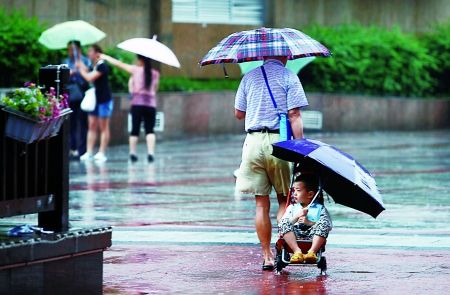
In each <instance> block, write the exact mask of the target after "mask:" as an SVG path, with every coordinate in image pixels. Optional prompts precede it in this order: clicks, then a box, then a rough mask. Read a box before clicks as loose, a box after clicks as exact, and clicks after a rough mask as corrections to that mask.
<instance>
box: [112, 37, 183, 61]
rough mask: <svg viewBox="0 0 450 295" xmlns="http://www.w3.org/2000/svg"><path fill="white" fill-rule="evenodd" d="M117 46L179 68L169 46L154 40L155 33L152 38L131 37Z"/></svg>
mask: <svg viewBox="0 0 450 295" xmlns="http://www.w3.org/2000/svg"><path fill="white" fill-rule="evenodd" d="M117 47H119V48H121V49H123V50H126V51H129V52H132V53H136V54H139V55H142V56H145V57H148V58H151V59H154V60H156V61H159V62H162V63H164V64H167V65H169V66H172V67H176V68H179V67H180V62H179V61H178V59H177V57H176V56H175V54H174V53H173V52H172V50H170V48H169V47H167V46H166V45H164V44H162V43H161V42H159V41H158V40H156V35H155V36H153V38H152V39H148V38H133V39H128V40H125V41H123V42H122V43H120V44H119V45H117Z"/></svg>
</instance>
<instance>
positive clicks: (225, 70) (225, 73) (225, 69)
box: [222, 63, 229, 79]
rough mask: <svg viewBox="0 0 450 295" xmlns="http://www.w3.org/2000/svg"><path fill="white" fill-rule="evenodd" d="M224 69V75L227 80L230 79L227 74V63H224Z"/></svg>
mask: <svg viewBox="0 0 450 295" xmlns="http://www.w3.org/2000/svg"><path fill="white" fill-rule="evenodd" d="M222 68H223V74H224V75H225V78H226V79H228V78H229V76H228V73H227V68H226V67H225V63H222Z"/></svg>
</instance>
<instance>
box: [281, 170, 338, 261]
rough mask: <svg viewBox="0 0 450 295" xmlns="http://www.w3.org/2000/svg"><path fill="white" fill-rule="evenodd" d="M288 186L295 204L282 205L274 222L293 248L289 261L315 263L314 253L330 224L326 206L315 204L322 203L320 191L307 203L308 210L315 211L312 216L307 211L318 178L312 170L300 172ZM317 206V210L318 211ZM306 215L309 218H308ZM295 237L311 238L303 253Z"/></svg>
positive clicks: (323, 240) (315, 192)
mask: <svg viewBox="0 0 450 295" xmlns="http://www.w3.org/2000/svg"><path fill="white" fill-rule="evenodd" d="M292 187H293V189H294V192H293V196H294V199H295V204H291V205H289V206H288V208H287V209H286V212H285V213H284V215H283V217H282V218H281V220H280V222H279V224H278V230H279V232H280V234H281V235H282V236H283V238H284V240H285V241H286V243H287V244H288V245H289V247H290V248H291V249H292V251H294V254H293V255H292V257H291V260H290V262H291V263H302V262H305V263H316V262H317V255H316V254H317V252H318V251H319V250H320V248H321V247H322V246H323V245H324V244H325V242H326V239H327V237H328V233H329V232H330V230H331V228H332V223H331V219H330V215H329V214H328V211H327V209H326V208H325V207H324V206H323V205H320V204H317V203H322V204H323V196H322V195H321V192H319V195H318V196H317V197H316V198H315V201H314V203H313V204H311V210H310V211H311V212H310V213H315V214H313V215H314V216H309V215H308V208H309V207H308V206H309V205H310V203H311V202H312V201H313V199H314V197H315V196H316V194H317V192H318V190H319V179H318V177H317V176H315V175H314V174H301V175H300V176H298V177H296V178H295V181H294V183H293V186H292ZM313 208H314V210H313ZM317 210H320V212H319V211H317ZM312 211H315V212H312ZM308 217H309V218H310V219H312V220H309V219H308ZM313 220H314V221H313ZM297 239H308V240H311V239H312V245H311V248H310V249H309V251H308V253H307V254H303V253H302V250H301V249H300V248H299V246H298V244H297Z"/></svg>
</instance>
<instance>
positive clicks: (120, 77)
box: [105, 47, 136, 92]
mask: <svg viewBox="0 0 450 295" xmlns="http://www.w3.org/2000/svg"><path fill="white" fill-rule="evenodd" d="M105 53H106V54H107V55H110V56H112V57H114V58H117V59H119V60H121V61H123V62H125V63H127V64H133V63H134V61H135V60H136V55H135V54H132V53H129V52H126V51H124V50H122V49H119V48H116V47H115V48H108V49H106V50H105ZM109 68H110V69H111V74H110V75H109V83H110V85H111V89H112V91H114V92H128V80H129V79H130V74H129V73H127V72H125V71H124V70H121V69H119V68H117V67H114V66H110V67H109Z"/></svg>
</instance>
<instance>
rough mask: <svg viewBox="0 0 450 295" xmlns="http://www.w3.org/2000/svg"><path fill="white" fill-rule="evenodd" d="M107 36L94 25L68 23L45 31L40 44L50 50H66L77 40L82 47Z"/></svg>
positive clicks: (79, 22)
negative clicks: (71, 42)
mask: <svg viewBox="0 0 450 295" xmlns="http://www.w3.org/2000/svg"><path fill="white" fill-rule="evenodd" d="M105 36H106V34H105V33H104V32H102V31H100V30H99V29H97V28H96V27H94V26H93V25H91V24H89V23H87V22H85V21H82V20H75V21H68V22H64V23H60V24H57V25H54V26H53V27H51V28H50V29H48V30H45V31H44V32H43V33H42V34H41V36H40V37H39V40H38V41H39V43H41V44H42V45H44V46H45V47H47V48H50V49H63V48H66V46H67V43H69V42H70V41H73V40H76V41H79V42H80V43H81V45H82V46H85V45H89V44H93V43H96V42H98V41H100V40H102V39H103V38H105Z"/></svg>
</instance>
